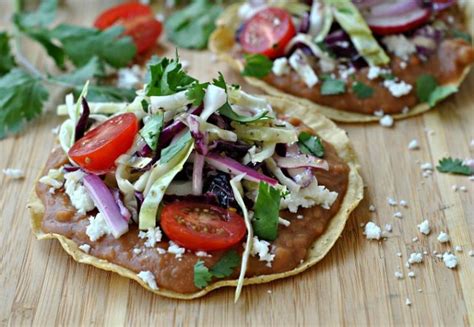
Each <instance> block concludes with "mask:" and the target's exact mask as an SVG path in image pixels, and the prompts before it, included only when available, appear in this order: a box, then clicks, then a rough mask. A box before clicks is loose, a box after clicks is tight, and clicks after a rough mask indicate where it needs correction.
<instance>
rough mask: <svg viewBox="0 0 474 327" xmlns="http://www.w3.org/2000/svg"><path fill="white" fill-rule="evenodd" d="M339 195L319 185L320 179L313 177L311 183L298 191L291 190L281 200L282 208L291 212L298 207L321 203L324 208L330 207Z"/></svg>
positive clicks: (309, 206)
mask: <svg viewBox="0 0 474 327" xmlns="http://www.w3.org/2000/svg"><path fill="white" fill-rule="evenodd" d="M337 196H338V193H337V192H332V191H330V190H328V189H327V188H326V187H325V186H323V185H318V181H317V180H316V179H315V178H313V181H312V182H311V184H310V185H309V186H307V187H305V188H302V189H300V190H299V191H298V192H291V193H290V194H289V195H288V196H286V197H284V198H283V199H282V201H281V202H280V209H286V208H288V210H289V211H290V212H293V213H295V212H297V211H298V207H303V208H311V207H313V206H315V205H321V206H322V207H323V208H324V209H329V208H330V207H331V206H332V204H333V203H334V201H336V199H337Z"/></svg>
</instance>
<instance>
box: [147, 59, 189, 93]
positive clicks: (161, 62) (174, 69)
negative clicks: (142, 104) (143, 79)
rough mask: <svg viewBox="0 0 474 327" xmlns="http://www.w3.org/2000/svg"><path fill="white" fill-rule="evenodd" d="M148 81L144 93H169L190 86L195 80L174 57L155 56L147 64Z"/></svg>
mask: <svg viewBox="0 0 474 327" xmlns="http://www.w3.org/2000/svg"><path fill="white" fill-rule="evenodd" d="M149 72H150V81H149V82H148V83H147V87H146V95H148V96H153V95H170V94H175V93H177V92H180V91H184V90H186V89H189V88H190V87H192V84H193V83H195V82H197V80H196V79H195V78H193V77H191V76H189V75H188V74H187V73H186V72H185V71H184V70H183V66H182V65H181V63H180V62H179V57H178V56H176V59H168V58H155V59H154V60H153V62H152V63H150V64H149Z"/></svg>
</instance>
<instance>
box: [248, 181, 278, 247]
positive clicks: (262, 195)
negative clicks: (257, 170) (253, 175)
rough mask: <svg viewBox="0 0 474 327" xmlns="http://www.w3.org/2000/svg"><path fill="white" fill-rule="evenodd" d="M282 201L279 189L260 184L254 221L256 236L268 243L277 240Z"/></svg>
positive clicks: (254, 208)
mask: <svg viewBox="0 0 474 327" xmlns="http://www.w3.org/2000/svg"><path fill="white" fill-rule="evenodd" d="M280 200H281V194H280V191H279V190H278V189H276V188H273V187H271V186H270V185H268V184H267V183H264V182H260V184H259V185H258V195H257V200H256V201H255V205H254V207H253V210H254V216H253V219H252V226H253V229H254V232H255V235H257V236H258V237H259V238H261V239H264V240H267V241H273V240H275V239H276V238H277V234H278V218H279V212H280Z"/></svg>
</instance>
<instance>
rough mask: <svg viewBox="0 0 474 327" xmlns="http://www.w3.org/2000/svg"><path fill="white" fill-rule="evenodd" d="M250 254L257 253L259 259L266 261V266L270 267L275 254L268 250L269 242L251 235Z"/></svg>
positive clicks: (254, 254)
mask: <svg viewBox="0 0 474 327" xmlns="http://www.w3.org/2000/svg"><path fill="white" fill-rule="evenodd" d="M250 254H251V255H252V256H256V255H258V258H259V260H260V261H266V262H267V266H269V267H271V265H272V261H273V259H274V258H275V254H272V253H271V251H270V243H268V242H267V241H264V240H259V239H258V237H257V236H254V237H253V243H252V249H251V251H250Z"/></svg>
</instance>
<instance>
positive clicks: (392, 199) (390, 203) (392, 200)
mask: <svg viewBox="0 0 474 327" xmlns="http://www.w3.org/2000/svg"><path fill="white" fill-rule="evenodd" d="M387 203H388V205H389V206H391V207H395V206H397V205H398V202H397V201H396V200H395V199H394V198H387Z"/></svg>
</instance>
